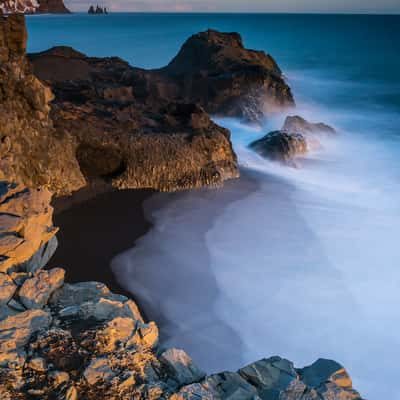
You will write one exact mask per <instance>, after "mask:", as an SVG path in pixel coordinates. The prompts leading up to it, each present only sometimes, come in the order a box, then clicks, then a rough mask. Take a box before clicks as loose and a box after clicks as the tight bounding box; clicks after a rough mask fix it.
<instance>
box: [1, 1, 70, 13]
mask: <svg viewBox="0 0 400 400" xmlns="http://www.w3.org/2000/svg"><path fill="white" fill-rule="evenodd" d="M0 11H2V13H3V14H35V13H37V14H68V13H70V11H69V10H68V8H67V7H65V4H64V2H63V0H0Z"/></svg>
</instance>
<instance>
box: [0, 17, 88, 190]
mask: <svg viewBox="0 0 400 400" xmlns="http://www.w3.org/2000/svg"><path fill="white" fill-rule="evenodd" d="M26 39H27V35H26V30H25V25H24V17H23V16H21V15H12V16H9V17H7V18H5V17H0V102H1V108H0V126H1V131H0V180H9V181H11V182H18V183H20V184H23V185H25V186H28V187H39V186H45V187H48V188H50V189H51V190H52V191H53V192H55V193H59V194H67V193H70V192H71V191H73V190H76V189H78V188H80V187H82V186H83V185H84V184H85V181H84V178H83V176H82V174H81V172H80V168H79V165H78V162H77V160H76V158H75V147H76V145H75V144H74V140H73V138H72V137H70V136H68V135H64V134H57V132H55V130H54V128H53V124H52V121H51V120H50V118H49V111H50V107H49V101H51V100H52V98H53V95H52V93H51V90H50V89H49V88H48V87H47V86H46V85H44V84H43V83H41V82H40V81H39V80H38V79H37V78H36V77H35V76H34V75H33V74H32V73H31V70H30V65H29V64H28V62H27V60H26V57H25V49H26Z"/></svg>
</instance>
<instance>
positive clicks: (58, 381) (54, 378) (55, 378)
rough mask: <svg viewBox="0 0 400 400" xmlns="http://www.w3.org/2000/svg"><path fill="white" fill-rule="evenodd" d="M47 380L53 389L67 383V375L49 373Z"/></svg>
mask: <svg viewBox="0 0 400 400" xmlns="http://www.w3.org/2000/svg"><path fill="white" fill-rule="evenodd" d="M49 378H50V380H51V383H52V385H53V386H54V387H56V388H57V387H58V386H60V385H62V384H64V383H67V382H68V381H69V374H68V373H67V372H63V371H50V372H49Z"/></svg>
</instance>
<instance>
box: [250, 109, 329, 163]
mask: <svg viewBox="0 0 400 400" xmlns="http://www.w3.org/2000/svg"><path fill="white" fill-rule="evenodd" d="M335 133H336V130H335V129H334V128H332V127H331V126H329V125H326V124H324V123H321V122H320V123H312V122H308V121H307V120H305V119H304V118H302V117H299V116H292V117H290V116H289V117H287V118H286V120H285V122H284V124H283V127H282V129H281V130H279V131H274V132H270V133H268V134H267V135H265V136H264V137H262V138H261V139H259V140H255V141H254V142H252V143H251V144H250V146H249V147H250V148H251V149H253V150H254V151H256V152H257V153H258V154H260V155H261V156H263V157H265V158H269V159H270V160H273V161H279V162H282V163H284V164H287V165H291V166H296V162H295V159H296V158H298V157H301V156H304V155H305V154H307V152H308V151H309V150H318V149H320V148H321V147H322V145H321V142H320V139H321V137H322V136H327V135H328V136H331V135H333V134H335Z"/></svg>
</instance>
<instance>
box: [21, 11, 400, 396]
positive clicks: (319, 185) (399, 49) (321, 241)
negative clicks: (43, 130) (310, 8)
mask: <svg viewBox="0 0 400 400" xmlns="http://www.w3.org/2000/svg"><path fill="white" fill-rule="evenodd" d="M27 21H28V31H29V48H28V50H29V51H31V52H36V51H41V50H45V49H47V48H49V47H51V46H55V45H69V46H72V47H74V48H76V49H77V50H80V51H82V52H84V53H86V54H88V55H91V56H119V57H121V58H124V59H126V60H127V61H129V62H130V63H131V64H133V65H135V66H139V67H145V68H157V67H160V66H163V65H165V64H166V63H168V62H169V60H170V59H171V58H172V57H173V56H174V55H175V54H176V53H177V51H178V50H179V48H180V46H181V45H182V44H183V42H184V41H185V39H186V38H188V37H189V36H190V35H191V34H194V33H196V32H198V31H202V30H206V29H208V28H213V29H218V30H222V31H236V32H239V33H241V34H242V36H243V39H244V43H245V45H246V47H248V48H253V49H260V50H265V51H266V52H268V53H269V54H271V55H272V56H273V57H274V58H275V59H276V61H277V62H278V64H279V66H280V67H281V69H282V70H283V72H284V74H285V76H286V78H287V80H288V83H289V85H290V86H291V87H292V90H293V93H294V96H295V100H296V103H297V109H296V110H291V111H290V114H299V115H301V116H303V117H305V118H307V119H309V120H311V121H315V122H325V123H328V124H330V125H332V126H334V127H335V128H336V129H337V130H338V134H337V135H336V136H335V137H334V138H329V139H328V138H327V139H325V140H324V142H323V146H322V148H321V149H318V150H317V151H313V152H311V153H310V154H309V155H308V156H307V157H305V158H304V159H301V160H299V168H289V167H283V166H280V165H277V164H274V163H272V162H269V161H267V160H264V159H262V158H260V157H259V156H257V155H256V154H254V153H253V152H251V151H250V150H249V149H248V148H247V145H248V144H249V143H250V142H251V141H252V140H255V139H257V138H260V137H261V136H263V135H264V134H265V133H267V132H269V131H270V130H272V129H277V128H280V127H281V125H282V122H283V120H284V118H285V117H286V116H287V113H281V114H278V115H273V116H267V118H266V120H265V123H264V125H263V126H262V127H254V126H247V125H245V124H243V123H241V122H240V121H237V120H233V119H217V122H218V123H220V124H221V125H224V126H226V127H228V128H229V129H230V130H231V132H232V141H233V144H234V148H235V151H236V153H237V154H238V158H239V163H240V166H241V173H242V177H241V178H240V179H239V180H236V181H231V182H228V183H227V184H226V185H225V186H224V187H223V188H221V189H218V190H210V189H202V190H195V191H187V192H181V193H174V194H157V195H155V196H153V197H152V198H151V199H150V200H148V201H147V202H146V204H145V208H146V210H145V211H146V215H147V217H148V218H149V219H150V220H151V221H152V222H153V224H154V227H153V229H152V230H151V231H150V232H149V233H148V234H146V235H145V236H144V237H142V238H141V239H140V240H139V241H138V242H137V243H136V246H135V247H133V244H132V249H131V250H129V251H126V252H124V253H122V254H120V255H118V256H117V257H115V258H114V259H113V260H112V263H111V267H112V269H113V271H114V273H115V275H116V277H117V279H118V280H119V281H120V282H121V284H122V285H123V286H124V287H125V288H126V289H128V290H131V291H132V292H133V293H135V295H136V296H137V298H138V299H139V300H140V302H141V304H143V308H144V310H145V312H146V315H148V316H149V317H150V318H152V319H155V320H156V321H157V322H158V323H159V324H160V326H161V331H162V338H163V345H165V346H177V347H183V348H184V349H185V350H186V351H187V352H189V353H190V354H191V355H192V356H193V358H194V360H195V361H196V362H197V363H198V364H199V365H200V366H201V367H202V368H204V369H205V370H206V371H207V372H215V371H220V370H225V369H230V370H235V369H237V368H239V367H241V366H243V365H244V364H245V363H249V362H252V361H255V360H257V359H259V358H263V357H269V356H272V355H280V356H282V357H286V358H288V359H290V360H293V361H294V362H295V364H296V366H303V365H306V364H309V363H311V362H313V361H314V360H316V359H317V358H319V357H323V358H331V359H335V360H337V361H338V362H340V363H342V364H343V365H344V366H345V367H346V368H347V370H348V371H349V373H350V375H351V377H352V379H353V383H354V387H355V388H356V389H357V390H359V391H360V392H361V394H362V395H363V396H364V397H365V398H368V399H382V398H385V399H393V400H395V399H400V395H399V393H398V388H397V384H396V382H397V378H398V373H399V367H398V365H399V360H400V336H399V334H398V330H399V328H400V308H399V304H400V291H399V287H400V269H399V267H400V253H399V249H398V238H399V237H400V73H399V71H400V16H368V15H286V14H265V15H264V14H242V15H238V14H111V15H108V16H88V15H84V14H75V15H66V16H53V15H42V16H31V17H28V18H27Z"/></svg>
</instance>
